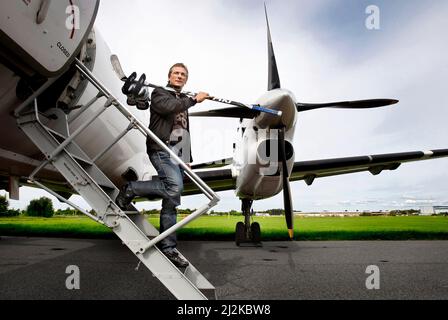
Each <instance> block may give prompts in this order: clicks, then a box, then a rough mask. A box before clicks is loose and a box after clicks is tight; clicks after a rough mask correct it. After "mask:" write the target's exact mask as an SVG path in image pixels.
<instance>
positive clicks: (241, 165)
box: [0, 0, 448, 245]
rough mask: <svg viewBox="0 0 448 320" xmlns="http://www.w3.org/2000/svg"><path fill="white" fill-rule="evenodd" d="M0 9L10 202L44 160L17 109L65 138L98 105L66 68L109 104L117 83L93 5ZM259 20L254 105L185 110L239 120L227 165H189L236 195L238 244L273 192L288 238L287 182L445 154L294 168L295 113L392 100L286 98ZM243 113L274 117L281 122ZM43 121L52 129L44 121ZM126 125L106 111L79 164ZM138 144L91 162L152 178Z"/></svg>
mask: <svg viewBox="0 0 448 320" xmlns="http://www.w3.org/2000/svg"><path fill="white" fill-rule="evenodd" d="M0 9H1V12H2V15H1V18H0V27H1V28H0V44H1V48H0V123H1V125H0V188H1V189H4V190H6V191H8V192H9V194H10V198H11V199H18V198H19V187H20V186H35V185H34V184H30V182H29V181H28V176H29V175H30V173H31V172H32V171H33V170H34V169H35V168H36V167H38V166H39V165H40V164H41V162H42V160H43V159H44V155H43V154H42V152H40V150H39V149H38V148H37V147H36V146H35V145H34V144H33V143H32V141H31V140H30V139H29V138H28V137H27V136H26V135H25V134H24V133H23V132H22V131H21V130H20V128H19V127H18V125H17V121H16V118H15V112H16V110H17V108H18V107H19V106H21V105H24V102H26V101H27V99H28V98H29V97H30V96H31V95H32V94H33V93H35V92H40V95H39V96H38V97H37V99H36V104H37V106H38V108H39V111H40V112H42V113H51V112H56V111H55V110H57V111H58V112H61V111H62V112H64V114H66V115H67V116H68V119H69V120H68V126H69V128H70V131H75V130H76V129H77V128H79V127H81V126H82V124H83V123H84V122H85V121H86V119H88V118H89V116H91V115H92V114H94V113H95V112H96V110H98V108H100V107H101V106H102V105H103V104H104V97H102V96H96V94H97V91H96V88H95V87H94V86H93V85H92V84H90V83H88V82H87V81H86V79H85V78H83V76H82V75H81V74H80V73H79V72H78V70H77V69H76V68H75V59H76V58H77V59H78V60H79V61H82V63H83V64H84V65H85V66H86V67H87V68H88V69H89V70H90V71H91V72H92V73H93V74H95V75H96V76H97V77H98V79H100V81H101V82H102V83H103V84H104V86H105V87H107V88H108V89H109V90H110V91H111V92H113V93H114V95H115V96H117V97H121V98H123V96H122V94H121V87H122V85H123V84H122V82H121V79H119V78H117V74H116V70H114V68H113V65H112V62H111V57H113V54H112V51H111V50H110V49H109V47H108V45H107V43H106V40H105V39H104V38H103V37H102V35H101V33H100V32H98V30H97V29H96V28H95V18H96V17H97V14H98V10H99V0H78V1H65V2H64V1H53V2H51V1H48V0H44V1H41V2H37V1H16V2H6V1H3V2H1V4H0ZM265 14H266V24H267V37H268V74H269V77H268V88H267V92H266V93H264V94H263V95H261V96H260V98H259V99H258V100H257V101H256V102H255V103H254V104H253V105H245V104H241V105H239V106H235V105H234V106H232V107H226V108H221V109H214V110H208V111H201V112H190V116H192V117H230V118H236V119H240V124H239V126H238V128H237V130H238V133H239V135H238V140H237V141H235V144H234V153H233V157H232V158H227V159H219V160H218V161H210V162H208V163H198V164H193V165H192V169H193V170H194V171H195V173H197V175H198V176H199V177H200V178H201V179H202V180H203V181H205V182H206V183H207V184H208V185H209V186H210V187H211V188H212V189H213V190H214V191H217V192H218V191H225V190H235V195H236V197H238V198H239V199H241V204H242V214H243V216H244V222H238V223H237V225H236V232H235V242H236V244H237V245H240V244H242V243H246V242H247V243H254V244H258V243H260V241H261V230H260V225H259V224H258V223H257V222H254V223H251V222H250V217H251V207H252V204H253V201H256V200H260V199H267V198H270V197H273V196H275V195H277V194H279V193H281V192H283V201H284V208H285V219H286V225H287V229H288V235H289V237H290V238H291V239H292V238H293V237H294V235H293V205H292V197H291V191H290V185H289V183H290V182H291V181H299V180H303V181H305V182H306V184H308V185H311V184H313V182H314V181H315V179H316V178H323V177H329V176H335V175H342V174H349V173H356V172H362V171H368V172H370V173H371V174H373V175H378V174H380V173H381V172H383V171H385V170H396V169H397V168H398V167H399V166H400V165H401V164H402V163H407V162H412V161H420V160H427V159H435V158H440V157H446V156H448V149H441V150H431V151H415V152H405V153H389V154H379V155H366V156H358V157H346V158H333V159H318V160H310V161H295V150H294V147H293V139H294V133H295V129H296V125H297V122H298V120H299V115H300V113H302V112H310V111H312V110H317V109H321V108H338V109H367V108H377V107H384V106H388V105H393V104H396V103H398V101H397V100H394V99H370V100H360V101H340V102H330V103H320V104H316V103H302V102H298V101H297V100H296V98H295V96H294V94H293V93H292V92H290V91H289V90H287V89H285V88H282V87H281V82H280V75H279V71H278V68H277V63H276V58H275V54H274V48H273V43H272V38H271V33H270V27H269V22H268V16H267V11H266V8H265ZM80 21H82V22H83V23H80ZM86 22H88V23H86ZM92 97H94V98H92ZM123 99H124V98H123ZM223 100H226V99H223ZM86 106H89V108H88V109H87V110H86V111H85V112H84V113H83V114H81V115H80V113H79V110H80V109H82V108H83V107H86ZM251 106H260V107H262V108H264V109H269V110H272V111H279V112H281V116H279V115H273V114H270V113H269V112H264V111H263V110H255V109H256V108H251ZM135 116H136V117H137V118H138V119H139V120H140V121H142V122H143V123H145V124H146V125H147V124H148V123H149V112H136V113H135ZM49 122H50V125H51V123H52V122H51V119H50V120H49ZM127 126H128V122H126V121H125V120H124V119H123V117H121V116H120V115H119V113H118V111H117V110H114V109H110V110H108V111H107V112H104V113H103V114H101V116H99V117H98V118H97V119H96V120H95V121H94V122H93V123H92V125H90V126H89V127H88V128H86V129H85V131H84V132H83V133H81V134H80V135H79V136H78V137H77V138H76V140H75V141H76V143H77V145H79V146H80V147H81V148H82V150H84V152H85V153H86V154H87V155H88V156H90V157H94V156H95V155H96V154H97V153H98V150H99V149H101V148H103V147H104V146H106V145H108V144H109V143H110V142H111V141H113V140H114V139H115V138H116V136H117V135H118V134H119V133H120V132H121V131H122V130H123V128H126V127H127ZM145 146H146V145H145V137H144V136H143V135H141V134H140V133H139V132H135V131H130V132H128V133H127V134H126V135H125V136H124V137H123V138H122V139H121V140H120V141H118V142H117V143H116V144H115V145H114V146H113V147H112V148H111V149H110V150H108V151H107V152H105V153H104V154H103V155H102V156H101V157H100V158H99V159H97V161H96V164H97V166H98V167H99V168H100V169H101V170H102V171H103V172H104V173H105V175H106V176H107V177H108V178H109V179H110V180H111V181H112V182H113V183H114V184H115V185H116V186H118V187H120V186H122V185H124V184H125V183H126V182H128V181H132V180H145V179H152V178H154V177H155V176H156V171H155V170H154V168H153V167H152V165H151V163H150V162H149V159H148V157H147V155H146V147H145ZM36 178H37V179H39V180H40V181H41V182H43V184H44V185H45V186H47V187H48V188H50V189H51V190H53V191H55V192H56V193H58V194H59V195H62V196H63V197H64V198H69V197H70V196H71V195H72V194H76V191H75V190H74V189H73V188H72V186H71V185H70V184H69V183H68V182H67V181H66V180H65V179H64V178H63V177H62V176H61V174H60V173H59V172H58V171H57V170H55V169H54V168H52V167H51V166H47V167H45V168H44V169H43V170H41V171H40V172H39V173H38V174H37V175H36ZM200 192H201V190H200V189H199V188H198V187H197V186H196V185H194V184H193V183H192V182H191V181H189V180H186V181H185V186H184V191H183V195H184V196H188V195H194V194H198V193H200Z"/></svg>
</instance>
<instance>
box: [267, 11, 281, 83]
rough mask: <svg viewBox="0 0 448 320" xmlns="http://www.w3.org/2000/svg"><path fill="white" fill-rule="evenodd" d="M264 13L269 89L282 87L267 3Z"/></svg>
mask: <svg viewBox="0 0 448 320" xmlns="http://www.w3.org/2000/svg"><path fill="white" fill-rule="evenodd" d="M264 13H265V15H266V25H267V28H268V71H269V75H268V91H271V90H273V89H279V88H280V76H279V75H278V69H277V62H276V60H275V54H274V46H273V45H272V38H271V29H270V28H269V20H268V11H267V9H266V3H265V4H264Z"/></svg>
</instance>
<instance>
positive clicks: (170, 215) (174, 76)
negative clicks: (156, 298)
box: [116, 63, 209, 267]
mask: <svg viewBox="0 0 448 320" xmlns="http://www.w3.org/2000/svg"><path fill="white" fill-rule="evenodd" d="M187 80H188V69H187V67H186V66H185V65H184V64H183V63H176V64H175V65H173V66H172V67H171V68H170V70H169V72H168V85H167V87H169V88H172V89H173V90H172V91H168V90H166V89H164V88H157V89H155V90H154V91H153V92H152V95H151V106H150V110H151V117H150V124H149V130H151V131H152V132H153V133H154V134H155V135H156V136H157V137H158V138H159V139H160V140H162V141H163V142H164V143H165V144H166V145H168V146H170V147H171V149H172V150H173V151H174V152H175V153H177V155H178V156H179V157H181V159H182V160H183V161H184V162H186V163H190V162H191V153H190V136H189V121H188V109H189V108H191V107H193V106H194V105H195V104H196V103H201V102H203V101H204V100H205V99H207V98H208V97H209V95H208V94H207V93H204V92H200V93H198V94H197V95H196V96H195V97H194V98H191V97H188V96H186V95H185V94H182V93H181V90H182V88H183V87H184V86H185V84H186V83H187ZM146 146H147V152H148V156H149V159H150V161H151V163H152V164H153V165H154V168H155V169H156V170H157V173H158V177H159V180H150V181H133V182H130V183H128V184H127V185H125V186H124V187H123V188H122V190H121V191H120V194H119V195H118V197H117V199H116V203H117V204H118V206H119V207H120V208H121V209H123V210H125V209H126V208H127V206H128V205H129V204H130V203H131V201H132V199H133V198H134V197H135V196H143V197H147V198H154V197H162V199H163V200H162V210H161V211H160V232H161V233H162V232H163V231H165V230H166V229H168V228H170V227H171V226H173V225H174V224H175V223H176V216H177V212H176V207H177V206H179V205H180V196H181V194H182V191H183V176H182V175H183V170H182V168H181V167H180V166H179V164H178V163H176V162H175V160H174V159H171V157H170V155H169V153H168V152H166V151H164V150H163V149H162V148H161V147H160V146H159V145H158V144H157V143H156V142H155V141H153V140H152V139H150V138H149V137H148V139H147V141H146ZM176 240H177V239H176V234H175V233H173V234H171V235H169V236H168V237H166V238H165V239H163V240H162V241H160V242H159V243H158V247H159V248H160V249H161V250H162V252H163V253H164V254H165V255H166V256H167V257H168V258H169V259H170V260H171V261H172V262H173V263H174V264H175V265H176V266H178V267H186V266H188V261H186V260H185V259H182V258H181V257H180V256H179V253H178V251H177V249H176V246H177V241H176Z"/></svg>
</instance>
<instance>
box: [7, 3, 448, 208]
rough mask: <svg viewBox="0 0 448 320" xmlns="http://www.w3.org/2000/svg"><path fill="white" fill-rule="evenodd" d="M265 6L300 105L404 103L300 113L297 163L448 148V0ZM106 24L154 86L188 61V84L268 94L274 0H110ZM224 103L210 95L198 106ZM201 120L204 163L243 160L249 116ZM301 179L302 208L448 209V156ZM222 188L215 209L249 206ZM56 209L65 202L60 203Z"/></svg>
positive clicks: (101, 21)
mask: <svg viewBox="0 0 448 320" xmlns="http://www.w3.org/2000/svg"><path fill="white" fill-rule="evenodd" d="M266 5H267V8H268V13H269V19H270V27H271V33H272V39H273V44H274V50H275V54H276V58H277V64H278V69H279V74H280V80H281V84H282V87H283V88H286V89H289V90H291V91H292V92H293V93H294V94H295V96H296V98H297V99H298V101H300V102H329V101H339V100H356V99H370V98H395V99H399V100H400V103H399V104H397V105H394V106H392V107H389V108H382V109H377V110H362V111H350V110H326V109H322V110H317V111H310V112H305V113H301V114H300V116H299V119H298V122H297V129H296V133H295V139H294V143H293V145H294V148H295V152H296V161H298V160H314V159H326V158H333V157H345V156H356V155H370V154H378V153H389V152H403V151H418V150H430V149H442V148H448V141H447V140H448V139H447V137H448V126H447V125H446V121H447V115H448V109H447V107H448V98H447V84H448V61H447V59H448V58H447V56H446V52H448V44H447V41H446V36H445V32H446V30H447V29H448V19H446V15H447V14H448V2H447V1H439V0H437V1H436V0H427V1H424V2H423V1H419V0H389V1H370V0H369V1H363V0H317V1H316V0H314V1H305V0H301V1H293V0H290V1H285V0H276V1H274V0H271V1H266ZM369 5H376V6H377V7H378V8H379V9H380V12H379V13H380V16H379V17H380V20H379V21H380V30H369V29H367V28H366V25H365V21H366V19H367V18H368V17H369V14H366V8H367V7H368V6H369ZM96 28H97V29H98V31H99V32H100V33H101V34H102V36H103V37H104V38H105V40H106V41H107V43H108V44H109V47H110V49H111V51H112V52H113V53H116V54H118V56H119V57H120V60H121V63H122V65H123V67H124V68H125V69H126V70H128V71H137V72H138V73H139V74H140V73H142V72H144V73H146V75H147V77H148V78H149V80H150V81H151V82H153V83H157V84H165V83H166V79H167V70H168V68H169V66H171V65H172V64H174V63H176V62H184V63H186V64H187V66H188V67H189V70H190V78H189V81H188V83H187V86H186V87H185V89H186V90H190V91H206V92H209V93H210V94H212V95H215V96H218V97H222V98H228V99H232V100H237V101H241V102H246V103H252V102H255V101H256V100H257V98H258V97H259V96H261V95H262V94H263V93H264V92H265V91H266V89H267V45H266V24H265V17H264V11H263V1H258V0H221V1H218V0H216V1H212V0H190V1H181V0H170V1H166V0H165V1H159V0H149V1H148V0H128V1H126V2H124V1H120V0H103V1H102V2H101V5H100V10H99V13H98V17H97V20H96ZM218 107H222V105H219V104H215V103H212V102H206V103H203V104H201V105H200V106H198V107H195V108H196V110H203V109H209V108H218ZM191 125H192V128H191V133H192V140H193V142H192V143H193V146H192V151H193V157H194V159H195V162H202V161H209V160H214V159H220V158H223V157H229V156H231V155H232V142H233V138H234V136H235V134H236V128H237V125H238V120H236V119H212V118H210V119H208V118H197V119H192V120H191ZM291 186H292V194H293V204H294V209H295V210H304V211H320V210H345V209H347V210H355V209H360V210H364V209H370V210H374V209H394V208H398V209H400V208H412V207H414V208H418V207H419V206H422V205H431V204H436V205H448V158H447V159H440V160H431V161H423V162H418V163H410V164H404V165H402V166H401V167H400V168H399V169H398V170H396V171H392V172H391V171H387V172H384V173H382V174H381V175H379V176H372V175H371V174H370V173H358V174H352V175H344V176H337V177H330V178H323V179H318V180H316V181H315V182H314V184H313V185H312V186H310V187H308V186H306V185H305V183H304V182H303V181H302V182H294V183H292V184H291ZM42 194H43V193H42ZM22 195H23V196H24V197H23V200H22V201H21V203H22V202H26V201H27V199H28V198H31V197H36V196H41V193H40V192H36V191H33V192H29V191H28V190H25V191H24V189H22ZM220 195H221V198H222V200H221V202H220V203H219V204H218V206H217V207H215V208H214V209H215V210H230V209H236V210H239V209H240V201H239V200H238V199H237V198H235V196H234V192H233V191H228V192H222V193H220ZM77 201H78V202H80V200H79V199H78V200H77ZM204 202H205V198H204V197H202V196H193V197H183V199H182V206H181V207H183V208H187V207H189V208H195V207H198V206H199V205H201V204H203V203H204ZM11 204H12V205H14V206H21V205H19V203H17V202H15V201H11ZM55 205H56V207H59V206H60V205H59V204H58V202H57V201H56V200H55ZM138 206H139V207H140V208H158V207H159V206H160V203H149V204H139V205H138ZM282 206H283V200H282V196H281V194H280V195H278V196H276V197H274V198H271V199H267V200H262V201H256V202H254V209H255V210H261V209H268V208H280V207H282Z"/></svg>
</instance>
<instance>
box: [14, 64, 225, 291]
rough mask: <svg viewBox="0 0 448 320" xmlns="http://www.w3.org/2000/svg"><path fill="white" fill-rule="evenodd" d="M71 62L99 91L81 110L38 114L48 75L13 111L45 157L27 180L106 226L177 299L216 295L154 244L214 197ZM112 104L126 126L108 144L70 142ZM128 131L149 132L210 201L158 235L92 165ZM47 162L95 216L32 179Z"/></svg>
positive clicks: (215, 200)
mask: <svg viewBox="0 0 448 320" xmlns="http://www.w3.org/2000/svg"><path fill="white" fill-rule="evenodd" d="M75 63H76V68H77V69H78V71H79V72H81V74H82V75H83V77H85V79H87V80H88V81H89V82H90V83H91V84H92V85H93V86H95V87H96V89H98V94H97V95H96V96H95V97H93V98H92V100H90V101H89V102H88V103H87V104H85V105H84V106H83V107H82V108H80V109H78V110H75V111H72V112H70V114H69V116H67V114H66V113H65V112H63V111H62V110H60V109H57V108H54V109H50V110H48V111H46V112H43V113H42V112H40V111H39V108H38V105H37V99H36V98H37V97H38V96H39V95H40V94H41V93H42V92H43V91H45V89H46V88H48V87H49V86H50V85H51V84H52V83H53V82H54V81H55V79H50V80H49V81H48V82H47V83H46V84H44V85H43V86H42V87H41V88H40V89H39V90H37V91H36V92H35V93H34V94H33V95H32V96H30V97H29V98H28V99H27V100H26V101H24V102H23V104H22V105H21V106H19V107H18V108H17V109H16V110H15V116H16V118H17V124H18V126H19V127H20V128H21V129H22V130H23V132H24V133H25V134H26V135H27V136H28V137H29V138H30V139H31V141H32V142H33V143H34V144H35V145H36V146H37V147H38V148H39V149H40V151H41V152H42V153H43V154H44V156H45V160H44V161H43V162H42V163H41V164H40V165H39V166H38V167H37V168H36V169H35V170H34V171H33V172H32V173H31V175H30V176H29V177H28V181H29V182H31V183H33V184H35V185H37V186H38V187H40V188H43V189H45V190H47V191H48V192H49V193H51V194H52V195H54V196H55V197H57V198H58V199H59V200H61V201H63V202H65V203H67V204H69V205H70V206H72V207H74V208H76V209H77V210H79V211H81V212H83V213H84V214H86V215H87V216H89V217H90V218H91V219H93V220H95V221H96V222H98V223H101V224H103V225H105V226H107V227H109V228H110V229H111V230H112V231H113V232H114V233H115V234H116V235H117V236H118V237H119V238H120V239H121V240H122V242H123V244H125V245H126V246H127V247H128V248H129V249H130V250H131V251H132V252H133V253H134V254H135V256H136V257H137V258H138V259H139V260H140V262H139V265H140V263H142V264H144V265H145V266H146V267H147V268H148V269H149V270H150V271H151V272H152V274H153V275H154V277H156V278H158V279H159V280H160V281H161V282H162V284H163V285H164V286H165V287H166V288H167V289H168V290H169V291H170V292H171V293H172V294H173V295H174V296H175V297H176V298H177V299H182V300H202V299H210V298H211V299H213V298H214V299H216V293H215V288H214V287H213V285H212V284H210V282H209V281H208V280H207V279H206V278H205V277H204V276H203V275H201V273H200V272H199V271H198V270H197V269H196V268H195V267H194V266H193V265H192V264H191V263H190V264H189V266H188V267H186V268H177V267H176V266H175V265H174V264H173V263H172V262H171V261H170V260H169V259H168V258H167V257H166V256H165V255H164V254H163V253H162V252H161V251H160V250H159V249H158V248H157V247H156V246H155V244H156V243H158V242H159V241H160V240H162V239H163V238H165V237H166V236H168V235H169V234H171V233H172V232H175V231H176V230H178V229H179V228H181V227H183V226H185V225H186V224H187V223H189V222H191V221H192V220H193V219H195V218H197V217H199V216H200V215H202V214H204V213H205V212H207V211H208V210H209V209H210V208H212V207H213V206H215V205H216V204H217V203H218V201H219V197H218V196H217V195H216V194H215V193H214V192H213V190H211V189H210V188H209V187H208V186H207V184H205V183H204V182H203V181H202V180H201V179H200V178H199V177H198V176H197V175H196V174H195V173H194V172H193V171H191V169H190V168H189V167H188V166H187V165H186V164H185V163H183V162H182V160H181V159H180V158H178V157H177V155H176V154H174V153H173V152H172V151H171V150H170V149H169V148H168V147H167V146H166V145H165V144H163V142H162V141H160V140H159V139H158V138H157V136H155V135H154V133H152V132H151V131H150V130H149V129H147V128H146V126H145V125H144V124H142V123H141V122H140V121H139V120H138V119H137V118H135V117H134V116H133V115H132V113H130V112H129V111H128V109H127V108H126V107H125V106H123V105H122V104H121V103H120V101H119V100H118V99H117V98H116V97H114V96H113V95H112V94H111V93H110V92H109V91H108V89H107V88H105V87H104V86H103V85H102V84H101V82H100V81H99V80H98V79H97V78H96V77H95V76H94V75H93V74H92V73H91V72H90V70H88V69H87V68H86V67H85V66H84V64H82V63H81V62H80V61H79V60H76V62H75ZM100 98H106V102H105V103H104V105H103V107H102V108H100V109H99V110H97V111H95V112H94V113H93V115H92V116H91V118H90V120H88V121H86V122H84V123H83V124H82V125H81V126H79V127H78V128H77V129H76V130H74V131H73V132H70V129H69V124H70V123H71V122H72V121H73V120H74V119H75V118H77V117H78V116H79V115H80V114H82V113H83V112H85V111H86V110H88V109H89V108H90V107H91V106H92V105H95V102H97V100H98V99H100ZM111 107H115V108H117V109H118V110H119V111H120V112H121V114H123V116H124V117H126V118H127V119H128V121H129V126H128V127H127V128H126V129H125V130H124V131H123V132H122V133H121V134H119V135H118V136H117V137H116V139H115V140H114V141H113V142H112V143H111V144H110V145H109V146H107V147H106V148H104V149H103V150H101V151H100V152H99V153H98V154H97V155H96V156H95V157H93V158H91V157H89V156H87V154H86V153H85V152H84V151H83V150H82V149H81V148H80V147H79V146H78V145H77V144H76V143H75V140H74V139H75V138H76V137H77V136H78V135H79V134H80V133H81V132H82V131H83V130H85V129H86V128H87V127H88V126H89V125H90V124H91V123H92V122H93V121H94V120H95V119H97V118H98V117H99V116H100V115H101V114H102V113H103V112H104V111H105V110H107V109H108V108H111ZM50 127H51V128H50ZM133 129H137V130H139V131H140V132H142V133H143V134H145V135H148V136H149V137H151V138H152V139H153V140H154V141H156V142H157V143H158V144H159V145H160V146H161V147H162V148H163V149H164V150H166V151H167V152H169V153H170V154H171V156H172V158H173V159H175V160H176V161H177V162H178V163H179V164H180V165H181V166H182V167H183V169H184V170H185V174H186V175H187V176H188V177H189V178H190V179H191V180H192V181H193V182H194V183H195V184H196V185H197V186H198V187H199V189H201V190H202V191H203V193H204V194H205V195H206V196H207V198H208V199H209V202H208V203H206V204H204V205H203V206H201V207H200V208H199V209H197V210H196V211H195V212H193V213H192V214H191V215H189V216H188V217H186V218H185V219H183V220H182V221H180V222H178V223H177V224H176V225H174V226H173V227H171V228H169V229H168V230H166V231H164V232H163V233H161V234H159V232H158V231H157V229H156V228H155V227H154V226H153V225H151V224H150V223H149V222H148V221H147V220H146V219H145V217H144V215H142V214H141V213H139V212H138V211H137V210H136V209H135V208H134V209H135V210H132V211H126V212H124V211H122V210H121V209H120V208H119V207H118V206H117V205H116V204H115V202H114V200H115V198H116V196H117V195H118V193H119V190H118V188H117V187H116V186H115V185H114V184H113V183H112V182H111V181H110V180H109V179H108V177H107V176H106V175H105V174H104V173H103V172H102V171H101V170H100V168H99V167H98V166H97V165H96V164H95V161H96V160H98V159H99V158H100V157H101V156H102V155H104V154H105V153H106V152H107V151H108V150H110V149H111V148H112V146H113V145H115V144H116V143H117V142H118V141H119V140H120V139H121V138H122V137H124V136H125V135H126V133H127V132H129V131H130V130H133ZM51 165H52V166H53V167H54V168H56V169H57V170H58V171H59V172H60V173H61V174H62V175H63V176H64V178H65V179H66V180H67V181H68V182H69V183H70V185H71V186H72V187H73V189H74V190H75V191H76V192H77V193H78V194H79V195H80V196H82V197H83V198H84V199H85V200H86V201H87V203H88V204H89V205H90V206H91V207H92V208H93V210H94V211H95V213H96V214H91V213H89V212H87V211H85V210H83V209H82V208H79V207H78V206H77V205H75V204H74V203H72V202H71V201H69V200H68V199H65V198H63V197H62V196H61V195H59V194H58V193H56V192H54V191H53V190H51V189H50V188H48V187H47V186H45V185H44V183H43V181H39V180H38V179H37V178H36V174H37V173H38V172H39V171H40V170H42V169H43V168H45V167H46V166H51Z"/></svg>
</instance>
